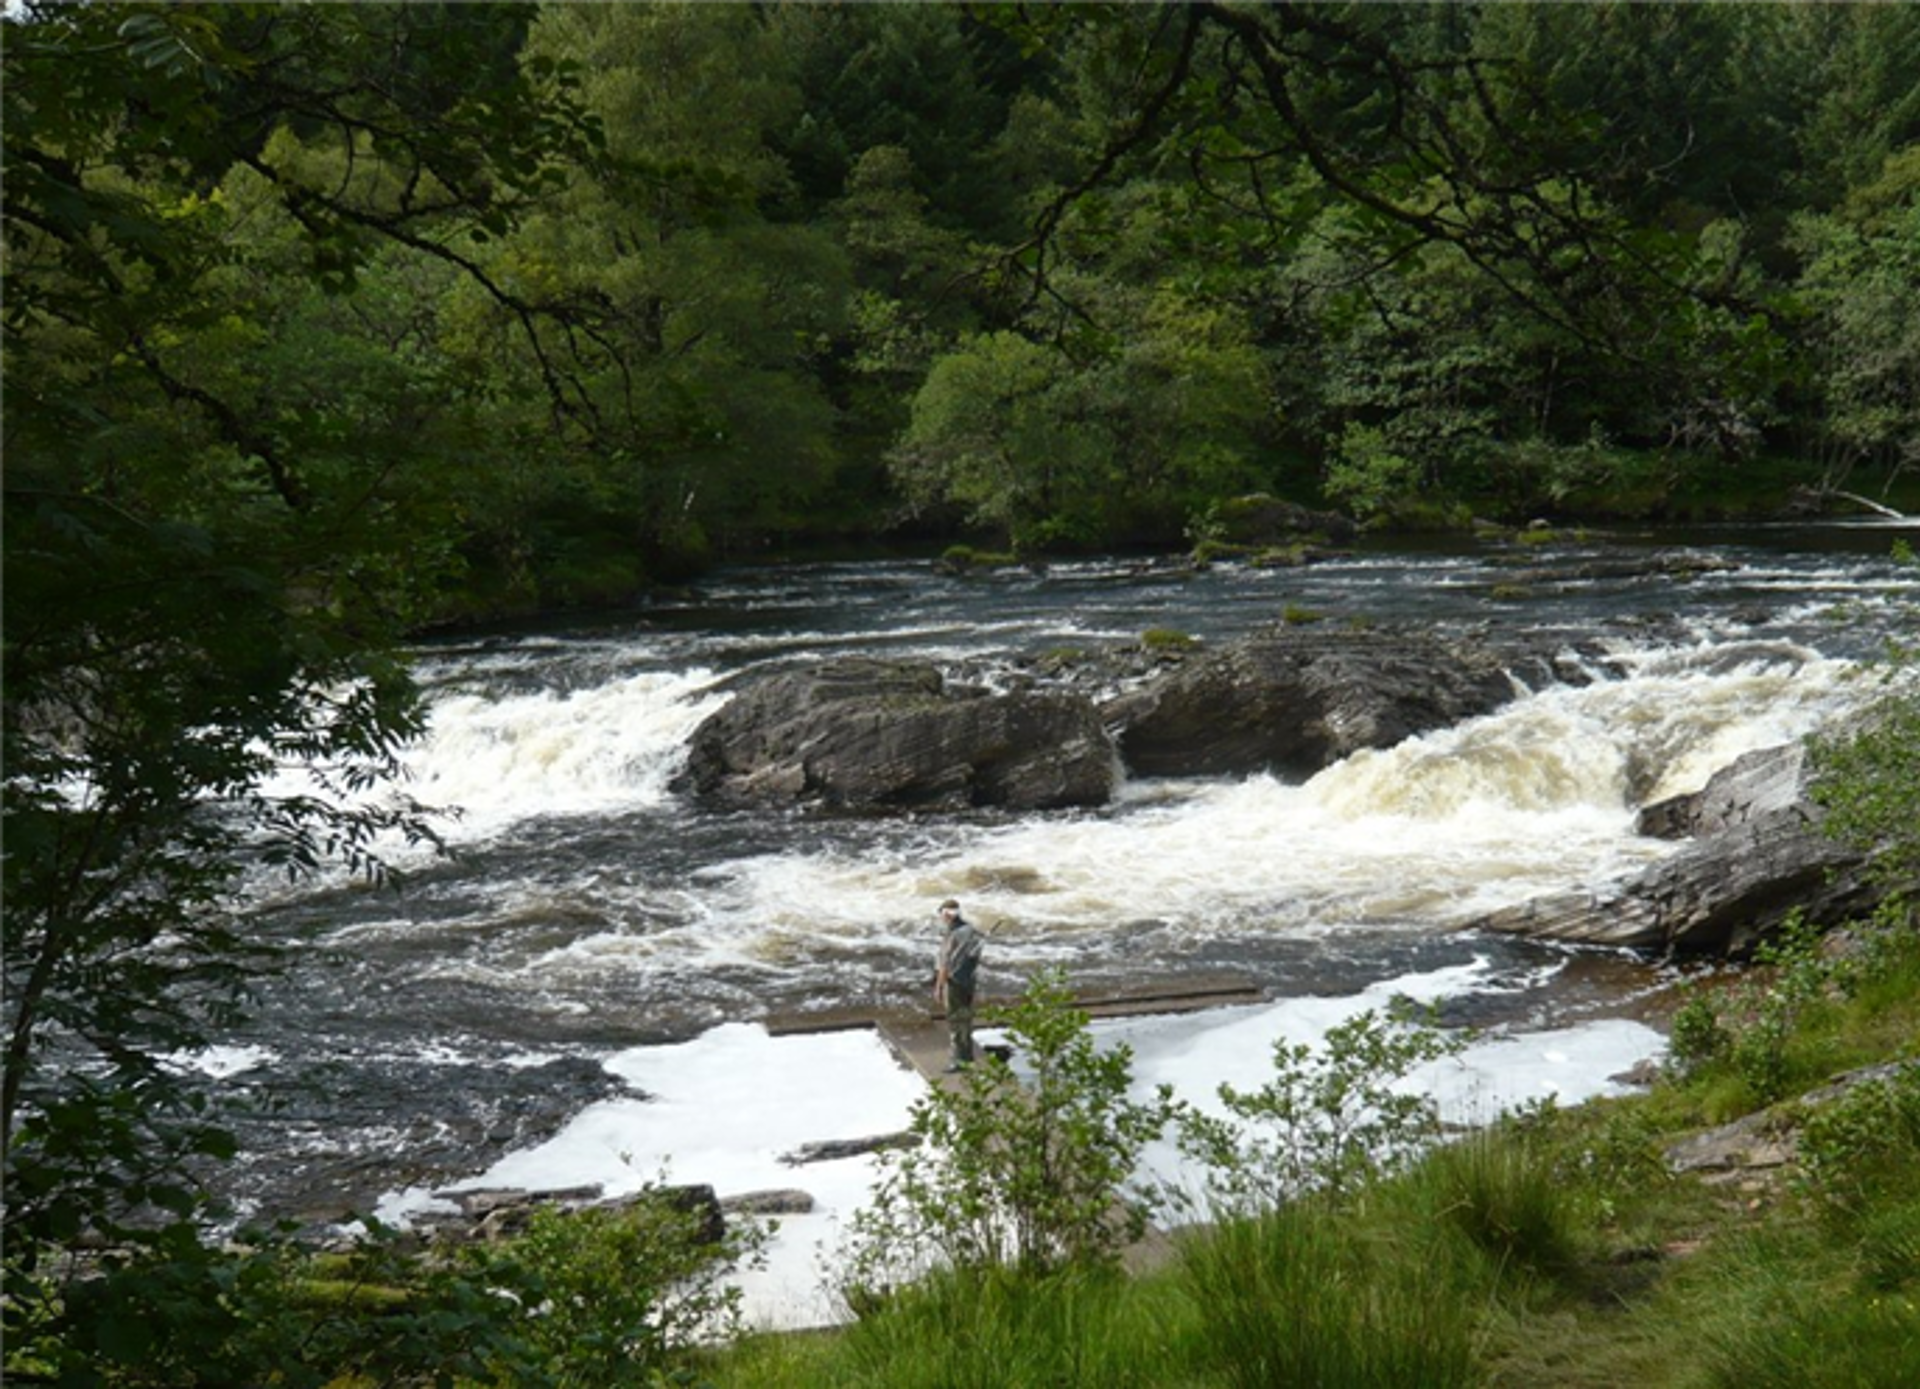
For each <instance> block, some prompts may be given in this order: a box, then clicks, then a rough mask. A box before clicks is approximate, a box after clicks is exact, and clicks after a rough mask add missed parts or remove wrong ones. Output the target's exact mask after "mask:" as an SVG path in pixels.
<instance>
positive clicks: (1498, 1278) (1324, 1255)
mask: <svg viewBox="0 0 1920 1389" xmlns="http://www.w3.org/2000/svg"><path fill="white" fill-rule="evenodd" d="M1809 981H1813V982H1815V983H1816V984H1817V987H1815V988H1813V990H1812V991H1811V992H1808V990H1807V988H1806V986H1807V984H1808V983H1809ZM1720 987H1721V989H1722V990H1723V991H1724V990H1728V989H1730V990H1733V991H1735V993H1736V994H1737V997H1731V996H1728V995H1727V994H1726V993H1725V992H1723V993H1722V994H1721V996H1720V1001H1721V1002H1722V1003H1727V1004H1733V1003H1736V1002H1737V1003H1740V1004H1741V1005H1743V1006H1750V1007H1753V1008H1756V1009H1758V1010H1759V1011H1760V1012H1764V1011H1765V1009H1766V1008H1767V1006H1768V1005H1769V1001H1773V1002H1774V1003H1777V1002H1778V1001H1780V1000H1782V999H1784V998H1786V997H1788V996H1794V997H1797V998H1799V1000H1800V1001H1799V1002H1798V1003H1797V1004H1796V1005H1795V1006H1794V1009H1793V1014H1794V1016H1793V1020H1792V1024H1791V1026H1790V1027H1788V1028H1787V1029H1785V1030H1784V1031H1780V1032H1776V1033H1774V1034H1771V1036H1770V1037H1769V1038H1767V1039H1765V1040H1764V1043H1763V1042H1762V1041H1761V1040H1759V1039H1758V1038H1757V1036H1756V1035H1755V1034H1751V1033H1749V1032H1748V1031H1747V1030H1746V1029H1748V1028H1749V1027H1750V1026H1751V1025H1752V1022H1751V1018H1748V1020H1747V1021H1744V1022H1741V1021H1736V1022H1732V1023H1730V1026H1732V1027H1733V1029H1734V1031H1735V1032H1736V1033H1738V1034H1739V1035H1742V1036H1746V1037H1747V1038H1748V1044H1749V1049H1750V1050H1751V1049H1752V1048H1755V1047H1758V1048H1759V1049H1760V1050H1764V1051H1767V1052H1768V1053H1770V1054H1771V1055H1772V1056H1773V1058H1774V1060H1775V1061H1776V1062H1777V1063H1778V1064H1777V1068H1776V1070H1775V1071H1774V1074H1775V1075H1776V1076H1777V1080H1776V1081H1774V1082H1770V1083H1769V1084H1770V1086H1772V1085H1777V1086H1778V1092H1777V1094H1775V1095H1774V1097H1773V1098H1772V1099H1771V1100H1763V1099H1762V1098H1761V1096H1762V1094H1763V1093H1766V1092H1765V1091H1763V1090H1756V1089H1755V1088H1753V1085H1754V1078H1755V1074H1757V1073H1756V1072H1753V1071H1752V1069H1751V1067H1743V1065H1742V1064H1740V1063H1739V1062H1737V1061H1735V1060H1733V1059H1732V1057H1733V1056H1734V1055H1735V1054H1736V1053H1735V1052H1734V1051H1729V1052H1728V1053H1726V1054H1725V1055H1720V1056H1705V1057H1700V1056H1696V1057H1693V1058H1692V1059H1691V1061H1690V1062H1689V1063H1688V1064H1687V1065H1686V1066H1680V1065H1676V1066H1673V1067H1670V1068H1669V1069H1668V1071H1667V1072H1666V1074H1665V1075H1664V1076H1663V1077H1662V1079H1661V1080H1660V1082H1659V1083H1658V1084H1657V1085H1656V1086H1655V1088H1654V1089H1653V1090H1652V1091H1651V1092H1650V1093H1648V1094H1645V1095H1642V1096H1637V1097H1629V1098H1611V1099H1600V1100H1595V1101H1592V1102H1589V1103H1586V1104H1582V1105H1579V1106H1577V1107H1573V1108H1567V1109H1546V1110H1535V1111H1533V1112H1531V1113H1529V1114H1526V1115H1524V1116H1522V1117H1519V1118H1516V1119H1513V1120H1509V1121H1507V1122H1504V1123H1502V1124H1499V1125H1496V1126H1495V1127H1494V1128H1492V1129H1490V1130H1486V1131H1484V1132H1482V1133H1478V1134H1475V1135H1473V1136H1471V1137H1468V1138H1465V1139H1463V1140H1461V1141H1458V1142H1455V1143H1453V1144H1450V1145H1448V1146H1446V1147H1445V1148H1442V1149H1440V1150H1438V1151H1437V1152H1435V1153H1434V1154H1433V1155H1432V1156H1431V1157H1429V1158H1427V1159H1426V1160H1424V1161H1422V1162H1420V1163H1419V1164H1417V1165H1416V1166H1414V1167H1413V1168H1411V1169H1410V1170H1409V1171H1407V1172H1406V1173H1405V1174H1403V1175H1399V1176H1395V1177H1392V1178H1389V1179H1387V1180H1384V1181H1381V1182H1378V1183H1374V1184H1372V1185H1369V1186H1368V1187H1366V1188H1364V1189H1363V1190H1361V1191H1359V1192H1357V1193H1354V1194H1352V1195H1350V1196H1348V1197H1345V1198H1340V1199H1335V1198H1330V1197H1316V1198H1313V1199H1310V1200H1306V1201H1300V1202H1295V1203H1293V1204H1292V1205H1290V1206H1288V1207H1286V1208H1285V1209H1283V1210H1280V1211H1276V1212H1274V1213H1271V1214H1269V1215H1267V1216H1264V1217H1261V1218H1259V1219H1255V1220H1251V1221H1247V1220H1230V1221H1226V1222H1223V1223H1221V1224H1219V1225H1217V1226H1215V1227H1213V1228H1211V1229H1209V1230H1206V1231H1196V1232H1194V1233H1193V1234H1191V1235H1190V1236H1189V1237H1188V1238H1187V1239H1186V1240H1184V1241H1183V1243H1182V1248H1181V1252H1180V1257H1179V1258H1178V1260H1177V1261H1176V1263H1175V1264H1174V1265H1173V1266H1171V1267H1169V1268H1167V1269H1165V1270H1163V1271H1161V1272H1158V1273H1154V1274H1152V1275H1149V1276H1147V1277H1143V1278H1125V1277H1120V1276H1101V1275H1097V1274H1086V1273H1079V1274H1073V1275H1069V1276H1060V1277H1053V1278H1042V1279H1034V1278H1023V1277H1021V1276H1020V1275H1018V1274H1015V1273H1005V1272H1000V1273H988V1274H981V1275H973V1276H964V1277H947V1278H940V1279H935V1280H934V1281H932V1282H931V1283H930V1284H928V1285H926V1286H925V1287H922V1288H920V1289H918V1290H915V1291H913V1292H911V1293H909V1294H905V1295H902V1296H901V1297H899V1298H897V1299H896V1300H895V1301H893V1302H891V1303H889V1304H888V1305H886V1306H885V1307H884V1308H882V1309H880V1310H879V1311H878V1312H876V1313H874V1314H873V1315H870V1316H869V1317H868V1318H866V1319H865V1320H863V1321H861V1322H860V1323H858V1324H856V1325H854V1326H852V1327H849V1328H847V1329H846V1330H844V1331H841V1332H838V1333H835V1334H833V1335H830V1336H826V1337H811V1338H801V1339H794V1338H790V1337H777V1338H765V1337H763V1338H758V1339H753V1340H749V1341H747V1342H744V1343H742V1344H740V1345H737V1346H735V1347H733V1348H731V1349H729V1350H728V1351H727V1352H725V1353H724V1354H721V1355H719V1356H717V1357H714V1358H711V1359H708V1360H706V1361H705V1362H704V1363H703V1364H702V1365H701V1370H700V1372H701V1373H702V1375H703V1376H704V1377H706V1378H707V1379H709V1380H710V1381H711V1382H712V1383H714V1384H716V1385H719V1386H726V1387H728V1389H731V1387H732V1386H754V1387H755V1389H765V1387H768V1386H786V1387H788V1389H804V1387H805V1386H813V1385H829V1384H830V1385H835V1386H842V1385H846V1386H867V1385H871V1386H875V1389H880V1387H881V1386H885V1389H902V1387H903V1386H904V1387H906V1389H911V1387H912V1386H918V1385H927V1386H932V1385H936V1384H940V1385H945V1384H952V1383H955V1382H979V1383H992V1384H995V1385H1005V1386H1009V1389H1012V1387H1013V1386H1025V1385H1040V1384H1046V1385H1064V1386H1082V1385H1084V1386H1087V1387H1088V1389H1093V1386H1100V1387H1101V1389H1107V1387H1108V1386H1142V1389H1146V1386H1162V1385H1183V1386H1189V1387H1190V1389H1191V1387H1192V1386H1214V1385H1220V1386H1237V1385H1249V1384H1268V1383H1276V1382H1278V1383H1315V1384H1323V1385H1326V1384H1332V1385H1345V1384H1351V1385H1355V1386H1360V1385H1368V1386H1372V1385H1380V1384H1390V1383H1391V1384H1401V1383H1420V1384H1458V1385H1469V1384H1472V1385H1488V1384H1491V1385H1514V1386H1519V1385H1526V1386H1568V1387H1569V1389H1571V1387H1572V1386H1601V1385H1609V1386H1611V1385H1618V1384H1633V1385H1647V1386H1654V1385H1674V1386H1679V1385H1702V1384H1706V1385H1726V1386H1729V1389H1731V1386H1735V1385H1740V1386H1747V1385H1782V1386H1785V1385H1795V1386H1803V1385H1804V1386H1818V1385H1842V1384H1844V1385H1887V1386H1893V1385H1904V1384H1909V1383H1912V1382H1913V1381H1914V1377H1915V1376H1916V1375H1917V1374H1920V1310H1917V1308H1920V1241H1916V1240H1915V1239H1914V1232H1915V1231H1916V1230H1920V1194H1917V1193H1920V1182H1916V1180H1915V1179H1916V1177H1920V1051H1917V1050H1916V1044H1915V1042H1914V1037H1915V1035H1916V1031H1917V1030H1920V937H1916V934H1915V928H1914V922H1913V919H1912V918H1911V917H1910V916H1907V915H1904V914H1903V915H1900V916H1898V917H1895V916H1893V915H1888V916H1885V917H1884V918H1883V919H1882V922H1881V924H1880V926H1879V927H1877V928H1874V929H1872V930H1870V931H1865V932H1862V933H1859V934H1856V935H1854V936H1853V937H1852V938H1851V939H1850V941H1849V943H1847V944H1846V945H1845V946H1841V945H1839V944H1838V943H1837V942H1832V941H1830V942H1829V943H1828V945H1827V947H1826V948H1825V949H1823V950H1820V951H1817V952H1813V953H1808V954H1802V955H1799V956H1796V957H1793V958H1789V959H1785V960H1783V961H1782V962H1781V963H1779V964H1778V965H1775V966H1772V967H1765V968H1761V969H1757V970H1755V971H1751V972H1748V973H1746V974H1744V975H1741V976H1739V977H1738V978H1737V979H1733V980H1727V981H1723V982H1722V984H1721V986H1720ZM1755 1016H1757V1014H1756V1015H1755ZM1876 1062H1877V1063H1880V1064H1881V1065H1882V1066H1883V1067H1887V1068H1888V1069H1886V1070H1883V1072H1882V1073H1881V1075H1880V1076H1878V1077H1874V1076H1868V1077H1865V1078H1861V1079H1859V1080H1858V1081H1857V1083H1855V1084H1853V1085H1851V1086H1840V1087H1833V1086H1831V1085H1830V1082H1831V1080H1832V1078H1833V1077H1834V1075H1835V1073H1836V1070H1838V1071H1840V1072H1854V1071H1856V1070H1857V1068H1860V1067H1865V1066H1868V1065H1870V1064H1872V1063H1876ZM1743 1112H1744V1113H1746V1114H1748V1115H1750V1116H1757V1117H1751V1118H1749V1119H1748V1121H1747V1125H1746V1126H1745V1129H1744V1132H1745V1133H1747V1134H1749V1135H1751V1134H1753V1133H1756V1132H1758V1133H1763V1134H1765V1135H1766V1136H1767V1139H1768V1141H1767V1142H1765V1143H1759V1142H1754V1141H1752V1140H1751V1138H1750V1137H1749V1138H1748V1139H1747V1140H1745V1141H1728V1140H1723V1141H1722V1142H1721V1144H1720V1145H1719V1148H1718V1152H1719V1156H1718V1157H1717V1158H1715V1159H1713V1160H1711V1161H1706V1162H1702V1161H1700V1160H1698V1154H1699V1153H1700V1152H1701V1151H1702V1145H1701V1144H1700V1143H1699V1142H1698V1141H1697V1135H1699V1134H1701V1133H1702V1132H1706V1131H1712V1130H1715V1129H1718V1128H1720V1127H1721V1126H1722V1125H1723V1124H1724V1123H1725V1122H1726V1121H1727V1120H1729V1119H1730V1118H1732V1117H1733V1116H1734V1115H1735V1114H1737V1113H1743ZM1689 1139H1694V1140H1695V1141H1688V1140H1689Z"/></svg>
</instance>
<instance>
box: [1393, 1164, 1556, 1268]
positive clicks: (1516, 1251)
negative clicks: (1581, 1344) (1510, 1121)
mask: <svg viewBox="0 0 1920 1389" xmlns="http://www.w3.org/2000/svg"><path fill="white" fill-rule="evenodd" d="M1409 1181H1410V1182H1411V1183H1412V1184H1413V1186H1414V1188H1415V1190H1416V1193H1417V1194H1418V1195H1419V1196H1420V1197H1422V1198H1424V1202H1423V1203H1424V1204H1425V1205H1426V1206H1427V1209H1428V1210H1430V1211H1431V1212H1432V1213H1433V1214H1434V1215H1436V1216H1437V1217H1439V1219H1440V1221H1441V1222H1443V1223H1444V1224H1446V1225H1448V1226H1450V1227H1452V1228H1453V1229H1455V1230H1458V1231H1459V1232H1460V1233H1461V1234H1463V1235H1465V1236H1466V1238H1467V1240H1468V1241H1469V1242H1470V1243H1471V1244H1472V1245H1473V1246H1474V1247H1475V1248H1476V1249H1478V1250H1480V1251H1481V1252H1482V1253H1483V1254H1485V1255H1486V1256H1487V1257H1488V1258H1490V1259H1491V1260H1492V1261H1493V1263H1494V1266H1495V1268H1496V1270H1497V1271H1498V1272H1500V1273H1502V1274H1507V1273H1512V1272H1522V1273H1529V1274H1534V1275H1538V1276H1541V1277H1545V1278H1549V1279H1560V1278H1564V1277H1565V1276H1566V1275H1568V1274H1569V1273H1570V1272H1572V1271H1573V1270H1574V1269H1575V1268H1576V1267H1577V1265H1578V1264H1579V1261H1580V1254H1581V1249H1580V1241H1579V1235H1578V1231H1579V1229H1580V1226H1581V1221H1580V1216H1579V1212H1578V1211H1577V1210H1576V1209H1575V1199H1576V1198H1575V1196H1574V1195H1573V1194H1572V1191H1571V1189H1570V1188H1569V1187H1568V1185H1567V1184H1566V1182H1565V1180H1564V1178H1563V1176H1562V1174H1561V1172H1560V1171H1559V1170H1558V1168H1557V1166H1556V1164H1555V1162H1554V1160H1553V1158H1552V1156H1551V1155H1550V1154H1549V1153H1547V1152H1544V1151H1542V1150H1540V1149H1539V1148H1537V1147H1536V1146H1535V1145H1534V1144H1533V1143H1531V1142H1529V1141H1528V1140H1527V1138H1526V1137H1525V1136H1524V1135H1522V1134H1519V1133H1516V1132H1514V1131H1512V1130H1509V1129H1501V1128H1496V1129H1488V1130H1481V1131H1479V1132H1476V1133H1473V1134H1470V1135H1468V1136H1467V1137H1465V1138H1463V1139H1461V1140H1460V1141H1459V1142H1457V1143H1452V1144H1449V1145H1448V1146H1446V1147H1444V1148H1441V1149H1438V1150H1436V1151H1434V1152H1432V1153H1430V1154H1428V1156H1427V1160H1426V1162H1425V1163H1423V1164H1422V1165H1421V1166H1420V1167H1419V1168H1417V1169H1416V1170H1415V1171H1414V1172H1413V1173H1412V1174H1411V1176H1410V1177H1409Z"/></svg>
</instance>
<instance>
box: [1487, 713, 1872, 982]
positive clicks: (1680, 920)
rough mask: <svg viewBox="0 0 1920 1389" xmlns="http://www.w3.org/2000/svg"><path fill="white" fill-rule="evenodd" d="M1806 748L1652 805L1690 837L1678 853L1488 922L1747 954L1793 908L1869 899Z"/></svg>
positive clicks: (1752, 761) (1747, 764)
mask: <svg viewBox="0 0 1920 1389" xmlns="http://www.w3.org/2000/svg"><path fill="white" fill-rule="evenodd" d="M1808 779H1809V774H1808V768H1807V759H1806V752H1805V750H1804V749H1803V748H1801V747H1799V746H1797V745H1795V746H1787V747H1777V748H1767V749H1763V750H1761V751H1758V752H1752V753H1748V754H1747V755H1746V756H1744V757H1741V758H1739V759H1737V760H1735V761H1734V762H1733V763H1731V764H1729V765H1728V766H1727V767H1725V768H1723V769H1721V771H1720V772H1718V773H1716V774H1715V775H1714V777H1713V778H1712V779H1711V780H1709V781H1708V783H1707V785H1706V786H1705V787H1704V788H1703V789H1701V790H1700V791H1698V792H1696V793H1694V794H1692V795H1688V796H1680V797H1676V798H1674V799H1673V800H1671V801H1664V802H1660V803H1658V804H1655V805H1652V806H1649V807H1647V808H1646V809H1645V810H1643V811H1642V812H1641V816H1640V827H1641V832H1642V833H1647V834H1656V835H1659V836H1661V837H1664V838H1678V837H1688V838H1689V842H1688V843H1687V845H1686V847H1684V848H1682V849H1681V850H1680V851H1679V853H1677V854H1675V855H1674V856H1673V857H1671V858H1669V859H1665V860H1663V861H1662V862H1660V863H1657V864H1655V865H1653V866H1652V867H1651V868H1648V869H1647V870H1645V871H1644V872H1642V873H1640V874H1638V875H1637V876H1635V877H1633V878H1630V879H1628V880H1627V881H1626V882H1624V883H1620V884H1617V885H1614V886H1612V887H1610V888H1608V889H1606V890H1604V891H1602V892H1596V893H1566V894H1561V895H1557V896H1553V897H1546V898H1540V899H1536V900H1535V901H1532V902H1528V903H1526V904H1525V905H1523V906H1519V907H1513V908H1509V909H1507V910H1505V911H1500V912H1495V913H1493V914H1492V915H1490V916H1487V917H1483V918H1481V919H1480V920H1478V921H1475V922H1473V923H1472V925H1474V926H1475V927H1478V928H1480V929H1482V930H1489V931H1502V932H1507V933H1509V934H1515V935H1526V936H1534V937H1537V938H1540V939H1544V940H1562V941H1574V942H1580V943H1584V944H1591V945H1612V946H1626V947H1629V948H1633V949H1639V950H1650V951H1658V952H1661V953H1663V954H1702V953H1708V952H1717V953H1724V954H1729V955H1744V954H1745V953H1747V952H1748V951H1750V950H1751V949H1752V948H1753V946H1754V945H1755V944H1757V943H1758V942H1760V941H1762V940H1764V939H1766V937H1767V936H1768V935H1770V934H1771V933H1773V932H1774V931H1776V930H1778V929H1779V927H1780V925H1781V923H1783V922H1784V921H1785V920H1786V919H1787V917H1788V916H1789V915H1790V914H1792V913H1793V912H1796V911H1798V912H1802V913H1804V914H1805V915H1806V916H1807V917H1808V918H1809V919H1810V920H1813V921H1815V922H1820V923H1832V922H1837V921H1841V920H1844V919H1846V918H1847V917H1849V916H1852V915H1855V914H1857V913H1859V912H1860V911H1862V910H1864V909H1866V908H1867V907H1869V906H1870V905H1871V903H1872V897H1873V894H1872V891H1871V888H1870V886H1869V884H1868V883H1867V881H1866V876H1865V873H1864V871H1863V863H1862V860H1861V858H1860V856H1859V855H1858V854H1856V853H1854V852H1853V851H1851V850H1849V849H1846V848H1844V847H1842V846H1841V845H1839V844H1836V843H1835V842H1834V841H1833V840H1831V839H1829V838H1827V837H1826V836H1825V835H1824V834H1822V833H1821V832H1820V828H1819V814H1820V812H1819V808H1818V806H1816V805H1815V804H1814V803H1813V801H1812V800H1811V799H1810V797H1809V796H1808V794H1807V786H1808Z"/></svg>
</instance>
